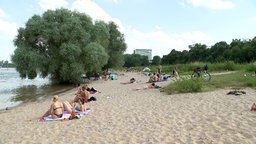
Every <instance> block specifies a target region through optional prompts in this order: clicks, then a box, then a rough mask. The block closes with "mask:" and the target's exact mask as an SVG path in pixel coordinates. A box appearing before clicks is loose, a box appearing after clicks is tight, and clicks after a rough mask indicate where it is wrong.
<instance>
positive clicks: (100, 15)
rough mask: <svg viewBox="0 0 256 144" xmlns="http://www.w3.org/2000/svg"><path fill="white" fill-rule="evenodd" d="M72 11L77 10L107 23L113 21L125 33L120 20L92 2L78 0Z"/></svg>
mask: <svg viewBox="0 0 256 144" xmlns="http://www.w3.org/2000/svg"><path fill="white" fill-rule="evenodd" d="M71 9H72V10H77V11H79V12H84V13H86V14H87V15H89V16H90V17H92V18H93V19H94V20H103V21H105V22H109V21H113V22H115V23H116V24H117V25H118V26H119V29H120V31H124V26H123V25H122V23H121V21H120V20H119V19H118V18H113V17H111V16H110V15H109V14H108V13H106V12H105V11H104V10H103V9H102V8H101V7H100V6H98V4H96V3H95V2H93V1H92V0H76V1H75V2H74V3H73V4H72V8H71Z"/></svg>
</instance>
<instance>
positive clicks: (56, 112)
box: [41, 84, 99, 120]
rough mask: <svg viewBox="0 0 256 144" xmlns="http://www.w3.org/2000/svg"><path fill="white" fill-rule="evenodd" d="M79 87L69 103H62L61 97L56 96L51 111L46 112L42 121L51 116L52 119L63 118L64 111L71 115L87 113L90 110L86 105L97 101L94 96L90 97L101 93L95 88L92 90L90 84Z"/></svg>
mask: <svg viewBox="0 0 256 144" xmlns="http://www.w3.org/2000/svg"><path fill="white" fill-rule="evenodd" d="M77 86H78V90H77V92H76V93H75V97H74V100H73V101H70V102H68V101H67V100H65V101H64V102H60V101H59V96H58V95H55V96H54V97H53V102H52V104H51V106H50V109H49V110H48V111H46V113H45V114H44V115H43V116H42V118H41V120H44V119H45V117H47V116H50V117H51V118H52V119H56V118H61V117H62V116H63V114H64V111H66V112H68V113H70V114H74V113H77V112H85V111H86V110H87V109H89V108H86V107H85V105H84V104H85V103H87V102H89V101H95V100H96V98H95V97H93V96H92V97H90V94H94V93H96V92H99V91H98V90H97V89H95V88H93V87H91V88H90V87H89V86H88V84H84V85H83V86H82V85H80V84H78V85H77ZM89 97H90V98H89ZM77 116H78V115H77ZM77 118H79V117H77Z"/></svg>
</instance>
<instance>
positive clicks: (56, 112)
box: [42, 95, 64, 119]
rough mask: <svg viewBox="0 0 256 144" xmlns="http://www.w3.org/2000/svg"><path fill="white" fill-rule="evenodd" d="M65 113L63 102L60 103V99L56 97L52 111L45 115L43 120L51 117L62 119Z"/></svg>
mask: <svg viewBox="0 0 256 144" xmlns="http://www.w3.org/2000/svg"><path fill="white" fill-rule="evenodd" d="M63 112H64V107H63V104H62V103H61V102H59V97H58V96H57V95H55V96H54V97H53V103H52V104H51V107H50V109H49V110H48V111H47V112H46V113H45V114H44V115H43V117H42V118H44V117H46V116H49V115H51V118H53V119H56V118H61V117H62V115H63Z"/></svg>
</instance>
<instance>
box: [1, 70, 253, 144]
mask: <svg viewBox="0 0 256 144" xmlns="http://www.w3.org/2000/svg"><path fill="white" fill-rule="evenodd" d="M131 77H134V78H135V79H138V80H141V81H142V83H135V84H126V85H122V84H120V82H125V81H128V80H129V79H130V78H131ZM146 80H148V77H146V76H144V75H142V74H139V73H131V72H130V73H129V72H127V73H125V75H124V76H118V79H117V80H108V81H104V80H99V81H93V82H92V83H89V86H93V87H95V88H96V89H98V90H99V91H101V93H96V94H95V95H92V96H95V97H96V98H97V101H95V102H89V103H86V104H85V106H86V107H89V108H91V109H92V110H93V112H91V113H90V114H88V115H85V116H83V117H82V118H81V119H78V120H71V121H66V122H60V121H54V122H38V119H39V118H40V117H41V116H42V115H43V113H44V112H45V111H46V110H48V109H49V107H50V104H51V98H52V97H49V98H46V99H43V100H39V101H36V102H31V103H27V104H24V105H22V106H18V107H15V108H13V109H10V110H7V111H5V112H0V115H1V117H2V119H0V127H1V128H0V132H1V139H0V143H61V144H62V143H63V144H64V143H73V142H74V141H75V142H76V143H96V144H98V143H99V144H101V143H213V144H217V143H232V144H233V143H234V144H236V143H237V144H238V143H255V142H256V136H255V132H256V129H254V127H255V126H256V121H255V118H256V112H251V111H250V107H251V105H252V103H253V102H256V97H255V95H256V91H255V90H254V89H251V88H245V89H244V91H246V94H245V95H240V96H234V95H226V94H227V92H228V91H229V90H230V89H228V88H227V89H221V90H216V91H212V92H203V93H188V94H173V95H167V94H165V93H163V92H160V91H159V89H148V90H139V91H135V90H133V89H134V88H137V87H143V86H145V85H147V84H146V83H144V82H146ZM157 84H159V85H160V86H165V85H167V84H169V82H161V83H157ZM75 92H76V89H75V88H73V89H71V90H69V91H66V92H64V93H60V94H59V98H60V101H64V100H72V99H73V98H74V93H75Z"/></svg>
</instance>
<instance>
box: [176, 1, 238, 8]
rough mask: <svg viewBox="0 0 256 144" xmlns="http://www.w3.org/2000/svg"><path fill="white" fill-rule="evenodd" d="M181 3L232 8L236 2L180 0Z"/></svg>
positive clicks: (183, 4)
mask: <svg viewBox="0 0 256 144" xmlns="http://www.w3.org/2000/svg"><path fill="white" fill-rule="evenodd" d="M179 3H180V5H182V6H185V5H192V6H194V7H206V8H210V9H231V8H234V7H235V4H234V3H232V1H230V0H180V2H179Z"/></svg>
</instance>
